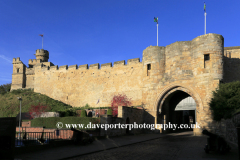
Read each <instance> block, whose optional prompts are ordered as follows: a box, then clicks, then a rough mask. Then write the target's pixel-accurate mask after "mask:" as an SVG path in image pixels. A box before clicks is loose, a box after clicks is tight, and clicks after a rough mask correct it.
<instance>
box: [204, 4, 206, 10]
mask: <svg viewBox="0 0 240 160" xmlns="http://www.w3.org/2000/svg"><path fill="white" fill-rule="evenodd" d="M204 11H205V12H206V4H205V2H204Z"/></svg>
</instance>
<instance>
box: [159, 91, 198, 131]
mask: <svg viewBox="0 0 240 160" xmlns="http://www.w3.org/2000/svg"><path fill="white" fill-rule="evenodd" d="M161 104H162V105H161V108H159V112H158V119H157V123H158V124H162V125H164V124H166V126H168V128H166V129H165V130H164V129H163V130H162V131H163V132H165V133H169V132H182V131H193V128H192V126H193V124H195V123H196V106H197V105H196V102H195V100H194V98H193V97H192V96H191V95H189V94H188V93H187V92H184V91H183V90H178V89H175V90H172V91H171V92H169V93H168V94H166V95H165V96H164V98H163V99H162V102H161ZM170 124H171V125H170Z"/></svg>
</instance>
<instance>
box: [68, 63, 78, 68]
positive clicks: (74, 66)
mask: <svg viewBox="0 0 240 160" xmlns="http://www.w3.org/2000/svg"><path fill="white" fill-rule="evenodd" d="M68 69H78V66H77V65H76V64H75V65H71V66H69V67H68Z"/></svg>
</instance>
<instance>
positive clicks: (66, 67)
mask: <svg viewBox="0 0 240 160" xmlns="http://www.w3.org/2000/svg"><path fill="white" fill-rule="evenodd" d="M67 69H68V65H63V66H60V67H59V70H67Z"/></svg>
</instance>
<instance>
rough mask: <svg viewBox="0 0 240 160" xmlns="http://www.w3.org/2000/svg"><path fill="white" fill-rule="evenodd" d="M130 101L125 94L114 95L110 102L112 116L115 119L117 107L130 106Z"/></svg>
mask: <svg viewBox="0 0 240 160" xmlns="http://www.w3.org/2000/svg"><path fill="white" fill-rule="evenodd" d="M131 104H132V103H131V99H129V98H128V97H127V96H126V95H125V94H118V95H114V96H113V99H112V102H111V109H112V115H113V116H114V117H117V115H118V106H131Z"/></svg>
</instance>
